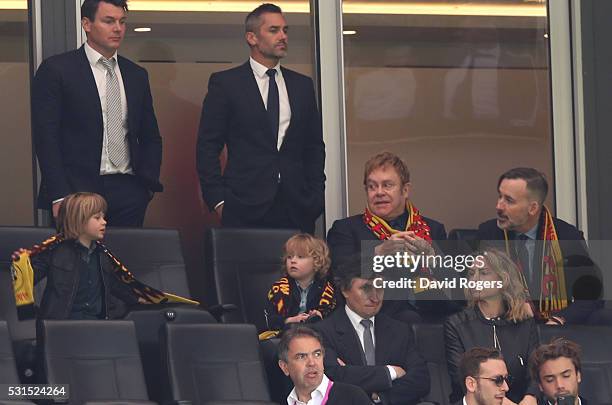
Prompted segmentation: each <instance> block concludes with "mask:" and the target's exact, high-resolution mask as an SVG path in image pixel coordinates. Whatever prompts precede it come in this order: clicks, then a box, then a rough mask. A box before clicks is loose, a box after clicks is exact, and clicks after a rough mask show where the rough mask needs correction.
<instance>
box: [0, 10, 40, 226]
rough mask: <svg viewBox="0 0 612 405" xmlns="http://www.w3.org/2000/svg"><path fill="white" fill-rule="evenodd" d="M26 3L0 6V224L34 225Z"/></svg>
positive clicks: (28, 41)
mask: <svg viewBox="0 0 612 405" xmlns="http://www.w3.org/2000/svg"><path fill="white" fill-rule="evenodd" d="M28 24H29V22H28V10H27V2H26V1H25V0H23V1H4V2H0V48H1V49H2V52H0V88H1V89H2V94H3V97H0V122H2V136H1V137H0V150H1V151H2V159H1V163H0V187H1V188H2V190H4V193H3V197H2V198H0V224H2V225H33V224H34V208H33V204H34V185H33V184H32V135H31V130H30V35H29V25H28Z"/></svg>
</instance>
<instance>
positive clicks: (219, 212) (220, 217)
mask: <svg viewBox="0 0 612 405" xmlns="http://www.w3.org/2000/svg"><path fill="white" fill-rule="evenodd" d="M224 205H225V204H221V205H219V206H218V207H217V208H215V212H216V213H217V215H218V216H219V219H223V206H224Z"/></svg>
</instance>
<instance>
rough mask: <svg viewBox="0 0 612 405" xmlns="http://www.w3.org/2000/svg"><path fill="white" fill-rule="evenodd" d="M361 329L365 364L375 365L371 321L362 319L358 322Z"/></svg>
mask: <svg viewBox="0 0 612 405" xmlns="http://www.w3.org/2000/svg"><path fill="white" fill-rule="evenodd" d="M359 323H360V324H361V325H362V326H363V328H364V330H363V352H364V353H365V358H366V365H368V366H374V365H376V358H375V357H374V338H373V337H372V321H370V320H369V319H362V320H361V322H359Z"/></svg>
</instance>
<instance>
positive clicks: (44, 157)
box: [32, 47, 162, 209]
mask: <svg viewBox="0 0 612 405" xmlns="http://www.w3.org/2000/svg"><path fill="white" fill-rule="evenodd" d="M118 63H119V68H120V70H121V77H122V78H123V85H124V88H125V94H126V97H127V104H128V105H127V109H128V133H127V138H128V141H129V145H130V164H131V165H132V169H133V170H134V173H135V175H136V176H137V177H138V178H139V179H140V180H141V181H142V182H143V184H145V185H146V187H147V188H148V189H149V190H151V191H162V185H161V184H160V182H159V173H160V167H161V159H162V139H161V137H160V134H159V128H158V126H157V119H156V118H155V112H154V110H153V101H152V98H151V89H150V86H149V77H148V74H147V71H146V70H145V69H143V68H142V67H140V66H138V65H136V64H135V63H133V62H131V61H130V60H128V59H126V58H124V57H121V56H119V57H118ZM103 129H104V126H103V117H102V107H101V106H100V96H99V95H98V89H97V87H96V82H95V79H94V75H93V72H92V71H91V66H90V64H89V61H88V59H87V55H86V54H85V49H84V48H83V47H81V48H79V49H77V50H74V51H70V52H66V53H63V54H61V55H55V56H52V57H50V58H48V59H46V60H45V61H43V63H42V64H41V65H40V67H39V68H38V71H37V72H36V75H35V76H34V80H33V82H32V137H33V140H34V146H35V147H36V155H37V157H38V161H39V163H40V169H41V172H42V181H41V183H40V191H39V194H38V206H39V207H40V208H45V209H46V208H49V207H50V205H51V202H52V201H53V200H56V199H58V198H61V197H65V196H66V195H68V194H71V193H74V192H77V191H93V192H98V193H100V191H101V190H102V179H101V178H100V159H101V156H102V155H101V151H102V142H103Z"/></svg>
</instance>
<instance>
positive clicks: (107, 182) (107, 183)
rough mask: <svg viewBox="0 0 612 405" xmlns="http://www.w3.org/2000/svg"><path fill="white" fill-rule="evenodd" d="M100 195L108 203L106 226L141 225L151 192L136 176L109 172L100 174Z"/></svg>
mask: <svg viewBox="0 0 612 405" xmlns="http://www.w3.org/2000/svg"><path fill="white" fill-rule="evenodd" d="M102 184H103V187H104V191H103V192H102V196H103V197H104V198H105V199H106V202H107V203H108V211H107V213H106V222H107V223H108V226H132V227H142V224H143V222H144V218H145V213H146V211H147V206H148V205H149V201H151V192H150V191H149V190H148V189H147V188H146V187H145V185H144V183H142V181H140V179H139V178H138V177H136V176H132V175H129V174H110V175H106V176H102Z"/></svg>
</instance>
